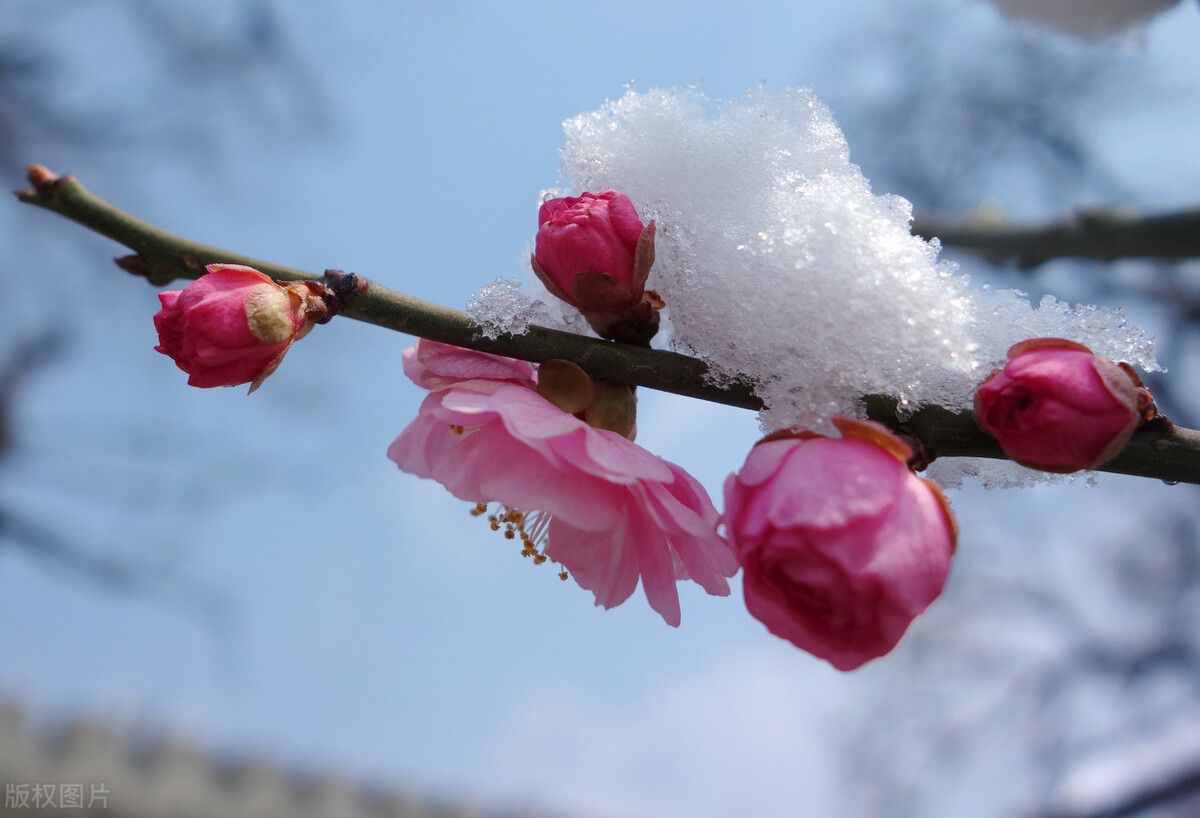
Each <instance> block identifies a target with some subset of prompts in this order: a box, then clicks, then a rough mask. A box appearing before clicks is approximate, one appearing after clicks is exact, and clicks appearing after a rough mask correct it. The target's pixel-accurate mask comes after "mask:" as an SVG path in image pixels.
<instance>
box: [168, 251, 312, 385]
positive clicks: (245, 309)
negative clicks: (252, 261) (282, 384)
mask: <svg viewBox="0 0 1200 818" xmlns="http://www.w3.org/2000/svg"><path fill="white" fill-rule="evenodd" d="M205 269H206V270H207V271H208V272H206V273H205V274H204V275H202V276H200V278H198V279H196V280H195V281H193V282H192V283H191V284H189V285H188V286H187V287H185V288H184V289H182V290H171V291H168V292H163V293H159V295H158V298H159V300H160V301H161V302H162V309H161V310H159V311H158V314H157V315H155V316H154V328H155V329H156V330H158V346H156V347H155V350H156V351H158V352H161V353H162V354H164V355H169V356H170V357H171V358H172V359H173V360H174V361H175V363H176V365H177V366H178V367H179V368H180V369H182V370H183V371H184V372H186V373H188V375H189V377H188V384H189V385H191V386H199V387H210V386H237V385H238V384H243V383H249V384H250V391H251V392H253V391H254V390H255V389H257V388H258V387H259V386H260V385H261V384H262V382H263V381H264V380H266V378H267V376H269V375H270V374H271V373H272V372H274V371H275V368H276V367H277V366H279V362H280V361H282V360H283V356H284V354H285V353H286V352H287V350H288V347H290V346H291V344H292V342H293V341H295V340H296V339H297V338H299V337H301V336H302V335H303V334H304V333H305V332H307V331H308V329H309V328H310V327H311V326H312V324H311V322H310V321H309V317H308V316H309V313H310V311H312V310H313V308H314V305H312V304H311V303H310V300H311V296H310V294H309V293H310V291H309V289H308V287H307V286H306V285H303V284H293V285H288V286H282V285H279V284H276V283H275V282H274V281H272V280H271V279H270V278H269V277H267V276H266V275H264V274H263V273H260V272H259V271H258V270H255V269H253V268H252V267H244V266H242V265H240V264H210V265H208V266H207V267H206V268H205Z"/></svg>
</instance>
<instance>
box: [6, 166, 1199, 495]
mask: <svg viewBox="0 0 1200 818" xmlns="http://www.w3.org/2000/svg"><path fill="white" fill-rule="evenodd" d="M29 181H30V183H31V184H32V188H30V189H28V190H21V191H17V194H16V195H17V198H18V199H20V200H21V201H22V202H25V203H27V204H32V205H37V206H39V207H43V208H46V209H47V210H52V211H54V212H55V213H58V214H59V215H60V216H64V217H66V218H68V219H70V220H72V221H74V222H77V223H78V224H80V225H83V226H84V227H87V228H89V229H90V230H93V231H95V232H97V233H100V234H101V235H104V236H107V237H108V238H110V239H113V240H114V241H117V242H119V243H121V244H123V245H125V246H126V247H128V248H130V249H131V250H133V251H134V252H135V253H137V256H136V257H126V258H124V259H121V260H119V263H120V265H121V266H122V267H123V268H124V269H126V270H130V271H131V272H135V273H137V274H139V275H144V276H145V277H146V278H148V279H149V280H150V281H151V282H152V283H155V284H160V285H161V284H167V283H169V282H170V281H172V280H174V279H176V278H196V277H197V276H199V275H201V274H202V273H203V272H204V265H206V264H210V263H213V262H227V263H234V264H248V265H250V266H252V267H255V268H257V269H259V270H261V271H263V272H264V273H266V274H267V275H270V276H271V277H273V278H276V279H280V280H288V281H300V280H314V279H317V278H319V276H315V275H312V274H311V273H306V272H304V271H302V270H298V269H295V268H292V267H284V266H281V265H279V264H275V263H273V262H269V261H263V260H260V259H254V258H249V257H247V256H243V255H241V254H238V253H233V252H230V251H228V250H222V249H220V248H218V247H213V246H210V245H206V244H200V243H198V242H194V241H191V240H188V239H184V238H181V237H179V236H174V235H172V234H170V233H167V232H165V231H163V230H160V229H158V228H156V227H153V226H151V225H149V224H147V223H146V222H143V221H141V220H140V219H137V218H135V217H133V216H131V215H129V214H127V213H123V212H122V211H120V210H118V209H117V208H115V207H113V206H112V205H111V204H109V203H108V202H106V201H104V200H103V199H101V198H99V197H97V196H94V195H92V194H91V193H89V192H88V191H87V190H86V189H85V188H84V187H83V185H81V184H80V183H79V182H78V181H77V180H76V179H74V178H73V177H70V176H62V177H60V176H58V175H56V174H54V173H52V172H51V171H50V170H48V169H46V168H45V167H43V166H41V165H32V166H30V169H29ZM342 314H343V315H346V316H348V317H350V318H355V319H357V320H359V321H366V322H367V323H370V324H375V325H377V326H381V327H386V328H388V329H392V330H396V331H397V332H403V333H408V334H410V335H417V336H420V337H422V338H428V339H430V340H434V341H441V342H443V343H448V344H455V345H458V346H462V347H469V348H471V349H477V350H481V351H484V352H492V353H495V354H498V355H507V356H509V357H512V358H520V359H522V360H526V361H533V362H535V363H540V362H543V361H548V360H550V359H552V358H564V359H567V360H570V361H574V362H575V363H577V364H579V366H581V367H583V369H584V370H586V371H587V372H588V373H589V374H591V375H592V376H594V377H596V378H600V379H603V380H609V381H616V382H618V383H627V384H632V385H637V386H645V387H648V388H650V389H658V390H661V391H664V392H673V393H675V394H677V395H685V396H687V397H692V398H699V399H701V400H707V401H712V402H714V403H723V404H726V405H729V406H737V407H741V408H744V409H761V408H762V401H761V400H760V399H759V398H758V396H757V395H755V393H754V389H753V387H752V386H751V385H750V383H749V382H738V383H734V384H732V385H721V386H718V385H714V383H713V382H712V381H711V380H710V379H709V377H708V375H709V371H708V365H707V364H705V363H704V361H701V360H699V359H698V358H691V357H688V356H686V355H680V354H678V353H675V352H667V351H664V350H655V349H646V348H643V347H636V346H629V345H625V344H618V343H613V342H610V341H600V340H597V339H595V338H589V337H586V336H582V335H574V334H572V333H568V332H560V331H558V330H552V329H546V328H543V327H530V329H529V330H528V331H527V332H525V333H523V334H521V335H502V336H500V337H498V338H488V337H486V336H484V335H483V334H482V332H481V331H480V328H479V326H478V325H477V324H476V323H475V322H474V321H473V320H472V319H471V317H470V316H469V315H467V314H466V313H464V312H460V311H458V310H452V309H449V308H447V307H442V306H439V305H437V304H431V303H429V302H427V301H422V300H420V299H417V298H413V297H411V296H407V295H404V294H402V293H398V292H396V291H394V290H389V289H387V288H386V287H382V286H380V285H378V284H375V283H374V282H371V283H370V284H369V285H368V286H366V287H365V288H361V289H359V290H358V291H356V292H354V293H352V294H349V295H348V296H347V298H346V301H345V306H344V308H343V310H342ZM864 400H865V404H866V407H867V414H868V416H869V417H871V418H872V419H873V420H877V421H879V422H881V423H883V424H885V425H887V426H890V427H891V428H893V429H896V430H898V431H901V432H904V433H906V434H909V435H912V436H914V437H916V438H918V439H919V440H920V441H921V443H922V446H923V454H924V455H925V456H926V457H927V459H929V460H932V459H933V458H936V457H988V458H999V459H1003V458H1004V454H1003V453H1002V452H1001V451H1000V448H999V446H997V444H996V441H995V440H993V439H992V438H991V437H990V436H988V435H987V434H985V433H984V432H983V431H982V430H981V429H980V428H979V427H978V426H977V425H976V423H975V419H974V417H973V416H972V414H971V413H970V412H966V411H962V412H955V411H951V410H949V409H945V408H942V407H938V406H924V407H922V408H920V409H919V410H918V411H917V412H916V413H915V414H913V415H911V416H909V417H906V418H902V417H900V416H899V415H898V414H897V411H896V410H897V405H896V401H895V400H894V399H892V398H890V397H886V396H878V395H876V396H867V397H866V398H865V399H864ZM1102 470H1103V471H1110V472H1117V473H1120V474H1132V475H1138V476H1142V477H1156V478H1158V479H1160V480H1166V481H1171V482H1185V483H1200V431H1195V430H1192V429H1184V428H1181V427H1178V426H1173V425H1172V424H1170V423H1168V422H1165V421H1159V422H1155V423H1151V424H1147V425H1146V426H1144V427H1143V428H1142V429H1141V430H1139V431H1138V433H1137V434H1135V435H1134V437H1133V440H1132V441H1130V443H1129V445H1128V446H1126V447H1125V449H1124V451H1122V452H1121V454H1120V455H1118V456H1117V458H1116V459H1114V460H1113V461H1111V462H1109V463H1108V464H1107V465H1105V466H1104V467H1103V469H1102Z"/></svg>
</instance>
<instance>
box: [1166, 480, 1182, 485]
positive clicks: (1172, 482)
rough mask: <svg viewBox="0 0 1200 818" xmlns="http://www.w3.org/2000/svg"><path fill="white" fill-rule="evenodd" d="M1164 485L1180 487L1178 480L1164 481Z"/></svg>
mask: <svg viewBox="0 0 1200 818" xmlns="http://www.w3.org/2000/svg"><path fill="white" fill-rule="evenodd" d="M1162 483H1163V485H1164V486H1178V485H1179V481H1178V480H1164V481H1162Z"/></svg>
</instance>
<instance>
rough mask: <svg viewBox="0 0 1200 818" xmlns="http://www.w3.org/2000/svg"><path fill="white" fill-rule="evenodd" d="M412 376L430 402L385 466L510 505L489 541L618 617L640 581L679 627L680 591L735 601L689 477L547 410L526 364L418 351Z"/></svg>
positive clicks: (711, 522) (723, 557) (410, 360)
mask: <svg viewBox="0 0 1200 818" xmlns="http://www.w3.org/2000/svg"><path fill="white" fill-rule="evenodd" d="M405 371H406V372H407V373H408V374H409V376H410V377H412V379H413V380H414V381H415V382H416V383H417V384H418V385H419V386H423V387H425V388H427V389H431V390H432V391H431V393H430V394H429V395H428V397H426V398H425V401H424V402H423V403H422V404H421V409H420V412H419V413H418V415H417V418H416V420H414V421H413V422H412V423H410V424H409V425H408V427H407V428H405V429H404V431H403V432H401V434H400V436H399V437H397V438H396V440H395V441H394V442H393V443H392V445H391V447H390V448H389V449H388V457H390V458H391V459H392V460H393V461H395V463H396V465H398V466H399V467H400V468H401V469H403V470H404V471H406V472H409V473H410V474H415V475H417V476H419V477H429V478H432V479H434V480H437V481H438V482H439V483H441V484H442V485H444V486H445V487H446V488H447V489H448V490H449V491H450V493H451V494H453V495H454V496H456V497H459V498H461V499H463V500H467V501H473V502H479V501H482V502H481V503H480V506H477V509H479V510H482V507H483V506H484V505H485V504H486V503H487V502H497V503H500V504H502V508H501V512H500V513H499V514H497V515H494V516H493V517H492V518H491V519H492V527H493V528H494V529H499V528H500V527H504V528H505V529H506V530H512V531H513V533H512V535H511V538H513V539H516V538H517V537H518V536H519V537H520V539H521V540H522V543H523V544H524V546H525V549H524V551H523V553H525V554H526V555H527V556H532V557H534V560H535V562H536V561H539V560H538V558H539V557H541V558H542V559H545V558H546V557H548V558H549V559H552V560H554V561H556V562H558V563H561V564H562V565H563V566H565V567H566V568H567V569H569V571H570V572H571V574H573V575H574V576H575V580H576V582H578V583H579V585H581V586H582V587H583V588H586V589H587V590H590V591H591V592H592V593H593V594H594V596H595V599H596V604H597V605H602V606H604V607H605V608H611V607H613V606H615V605H619V604H621V603H622V602H624V601H625V600H626V599H628V598H629V596H630V594H632V593H633V590H634V588H635V587H636V586H637V584H638V580H639V578H640V579H641V582H642V589H643V591H644V592H645V594H646V598H647V600H648V601H649V602H650V606H651V607H652V608H654V610H656V611H658V613H659V614H661V615H662V617H663V619H664V620H666V621H667V622H668V623H669V624H671V625H678V624H679V620H680V612H679V594H678V591H677V590H676V585H675V583H676V581H677V580H680V579H691V580H693V581H695V582H696V583H698V584H699V585H700V586H701V587H702V588H704V590H706V591H708V592H709V593H710V594H716V595H720V596H724V595H727V594H728V593H729V585H728V583H727V582H726V580H725V578H726V577H729V576H732V575H733V574H734V573H735V572H736V571H737V561H736V559H735V558H734V556H733V553H732V551H731V550H730V548H729V546H728V544H726V543H725V542H724V541H723V540H722V539H721V538H720V537H719V536H718V535H717V533H716V523H717V519H718V518H717V512H716V510H715V509H714V508H713V505H712V502H711V501H710V500H709V498H708V495H707V493H706V492H705V491H704V489H703V488H702V487H701V486H700V484H699V483H697V482H696V481H695V479H693V478H692V477H691V476H690V475H689V474H688V473H687V472H686V471H684V470H683V469H681V468H680V467H679V466H676V465H675V464H673V463H669V462H667V461H665V460H662V459H661V458H658V457H655V456H654V455H652V454H650V453H649V452H647V451H646V450H645V449H642V448H641V447H639V446H637V445H636V444H634V443H632V442H631V441H629V440H627V439H625V438H624V437H622V436H621V435H619V434H617V433H615V432H610V431H606V430H603V429H596V428H593V427H591V426H589V425H588V424H587V423H585V422H583V421H582V420H580V419H579V418H577V417H575V416H574V415H571V414H568V413H567V412H564V411H563V410H561V409H559V408H558V407H557V406H555V405H554V404H552V403H550V402H549V401H547V400H546V399H545V398H543V397H542V396H541V395H539V394H538V393H537V391H536V390H535V388H534V372H533V368H532V367H530V366H529V365H528V364H524V363H521V362H517V361H511V360H509V359H506V358H499V357H497V356H494V355H485V354H482V353H477V352H470V351H468V350H463V349H458V348H456V347H451V346H447V345H445V344H435V343H433V342H430V341H420V342H419V343H418V345H417V346H416V347H415V348H413V349H410V350H408V351H407V352H406V353H405ZM543 555H544V556H543Z"/></svg>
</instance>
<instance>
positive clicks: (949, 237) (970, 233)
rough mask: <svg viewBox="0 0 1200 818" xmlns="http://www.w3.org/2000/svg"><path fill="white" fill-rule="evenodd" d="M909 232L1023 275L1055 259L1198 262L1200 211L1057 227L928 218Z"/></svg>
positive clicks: (1102, 214) (1075, 219) (1113, 214)
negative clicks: (1021, 271) (1013, 266)
mask: <svg viewBox="0 0 1200 818" xmlns="http://www.w3.org/2000/svg"><path fill="white" fill-rule="evenodd" d="M912 231H913V233H914V234H916V235H918V236H921V237H923V238H926V239H932V238H937V239H940V240H941V242H942V244H944V245H946V246H947V247H957V248H960V249H962V250H966V251H968V252H971V253H974V254H976V255H978V256H980V257H982V258H984V259H986V260H987V261H990V262H992V263H995V264H1001V263H1006V262H1013V263H1015V264H1016V265H1017V267H1019V268H1021V269H1031V268H1033V267H1037V266H1038V265H1039V264H1043V263H1044V262H1047V261H1050V260H1052V259H1057V258H1084V259H1093V260H1096V261H1113V260H1115V259H1123V258H1143V259H1159V260H1178V259H1187V258H1200V208H1194V209H1189V210H1181V211H1178V212H1174V213H1160V214H1155V215H1150V216H1138V215H1131V214H1126V213H1122V212H1119V211H1116V210H1105V209H1095V210H1081V211H1079V212H1078V213H1076V214H1074V215H1072V216H1068V217H1067V218H1064V219H1061V220H1058V221H1052V222H1045V223H1043V224H1027V225H1017V224H1003V223H990V222H984V221H972V220H970V219H966V220H961V221H956V220H952V219H939V218H933V217H929V218H918V219H915V220H914V221H913V226H912Z"/></svg>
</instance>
